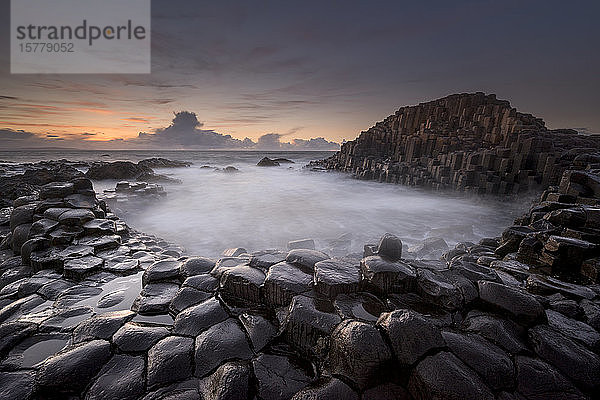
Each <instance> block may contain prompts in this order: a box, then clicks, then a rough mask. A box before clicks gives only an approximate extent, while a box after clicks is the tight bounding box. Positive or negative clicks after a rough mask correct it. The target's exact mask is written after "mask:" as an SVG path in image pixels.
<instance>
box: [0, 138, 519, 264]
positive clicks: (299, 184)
mask: <svg viewBox="0 0 600 400" xmlns="http://www.w3.org/2000/svg"><path fill="white" fill-rule="evenodd" d="M331 154H332V153H330V152H271V153H269V152H262V151H161V152H156V151H109V152H106V151H81V150H64V151H60V152H59V153H57V152H56V151H42V150H40V151H27V152H25V151H24V152H2V151H0V160H8V161H9V162H33V161H39V160H51V159H58V158H67V159H69V160H71V161H116V160H128V161H133V162H137V161H139V160H142V159H144V158H150V157H164V158H169V159H173V160H186V161H192V162H193V163H194V165H193V166H192V167H190V168H176V169H163V170H157V172H158V173H161V174H167V175H170V176H173V177H175V178H178V179H180V180H182V182H183V183H182V184H180V185H179V184H165V185H164V186H165V188H166V190H167V191H168V196H167V197H166V198H165V199H163V200H161V201H158V202H154V203H150V204H148V203H138V202H130V204H128V205H123V206H118V207H117V208H119V207H120V208H121V210H117V213H118V215H119V216H120V217H121V218H123V219H124V220H125V221H126V222H127V223H128V224H129V225H130V226H132V227H133V228H134V229H136V230H138V231H142V232H146V233H149V234H154V235H157V236H159V237H162V238H164V239H166V240H168V241H171V242H174V243H176V244H179V245H182V246H184V247H185V248H186V249H187V250H188V253H189V254H195V255H203V256H210V257H215V256H218V255H219V254H220V253H221V252H222V251H223V250H224V249H226V248H229V247H244V248H246V249H247V250H249V251H256V250H264V249H273V248H280V249H285V248H286V244H287V242H288V241H290V240H296V239H303V238H313V239H315V241H316V243H317V247H318V248H321V249H330V248H331V247H332V246H331V243H330V241H331V240H332V239H336V238H338V237H340V236H342V235H347V236H351V247H350V248H348V249H347V251H341V250H340V251H341V253H343V254H346V253H348V252H350V251H352V252H357V251H358V252H360V251H362V248H363V245H364V244H366V243H376V242H377V240H378V239H379V237H380V236H381V235H383V234H384V233H385V232H390V233H394V234H396V235H398V236H399V237H400V238H402V240H403V242H404V243H406V244H407V245H409V246H410V245H412V244H415V243H417V242H418V241H420V240H422V239H424V238H426V237H443V238H444V239H445V240H446V241H447V242H448V244H449V245H450V246H453V245H454V244H455V243H456V242H458V241H473V242H475V241H478V240H479V239H480V238H481V237H492V236H497V235H499V234H500V233H501V232H502V231H503V230H504V229H505V228H506V227H507V226H509V225H511V224H512V221H513V220H514V218H515V217H517V216H520V215H521V214H523V213H524V212H525V211H526V210H527V208H528V206H529V201H528V200H527V199H521V200H519V201H512V202H507V201H500V200H482V199H479V198H464V197H460V196H458V195H457V196H454V195H451V194H444V193H441V192H428V191H424V190H419V189H415V188H408V187H403V186H400V185H390V184H384V183H378V182H367V181H358V180H355V179H352V178H351V177H350V176H349V175H348V174H340V173H332V172H311V171H307V170H302V166H303V165H305V164H307V163H308V162H309V161H310V160H317V159H322V158H326V157H328V156H330V155H331ZM264 156H268V157H270V158H277V157H285V158H288V159H291V160H293V161H295V164H282V166H281V167H263V168H261V167H257V166H256V163H257V162H258V161H259V160H260V159H261V158H262V157H264ZM203 165H210V166H214V167H220V168H223V167H225V166H228V165H233V166H235V167H237V168H239V170H240V172H239V173H233V174H227V173H223V172H220V171H214V170H212V169H202V168H201V167H202V166H203ZM115 184H116V182H115V181H102V182H94V188H95V189H96V191H97V192H99V193H100V192H102V190H103V189H108V188H114V187H115ZM342 250H343V249H342ZM329 253H330V254H331V255H340V254H336V252H334V251H329ZM338 253H339V252H338Z"/></svg>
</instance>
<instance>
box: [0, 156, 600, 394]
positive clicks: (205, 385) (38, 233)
mask: <svg viewBox="0 0 600 400" xmlns="http://www.w3.org/2000/svg"><path fill="white" fill-rule="evenodd" d="M144 164H147V166H149V167H152V166H159V164H160V167H161V168H163V167H167V166H166V165H163V164H164V163H163V162H162V161H151V162H150V161H149V162H148V163H144ZM578 165H579V167H578V168H580V169H577V170H574V171H575V172H569V173H566V174H565V178H564V182H562V181H561V183H562V184H561V185H560V186H559V187H556V188H550V189H549V191H548V192H546V193H545V194H544V195H543V198H542V199H541V201H540V202H539V203H538V204H536V205H534V206H533V207H532V211H531V212H530V213H529V214H527V215H526V216H525V217H523V218H521V219H519V220H518V221H517V223H516V224H515V226H513V227H510V228H509V229H507V231H506V232H505V234H504V235H502V237H498V238H488V239H484V240H482V241H481V242H480V243H477V244H476V243H459V244H458V245H457V246H456V247H455V248H453V249H448V250H447V251H446V253H444V254H443V255H442V257H441V258H439V259H427V257H429V256H431V255H435V256H436V257H437V255H438V254H437V253H438V252H439V251H440V249H443V248H444V246H443V243H442V242H441V241H440V240H438V239H435V240H429V241H427V242H424V244H423V246H420V247H419V248H416V247H414V248H412V251H410V250H409V251H406V249H405V251H402V241H401V240H400V239H399V238H398V236H394V235H390V234H388V235H384V236H383V237H382V239H381V240H380V241H379V243H377V244H367V245H366V246H365V252H364V254H362V255H360V254H352V255H339V254H337V253H330V251H329V250H327V249H315V242H314V241H312V240H301V241H297V242H296V243H291V244H290V249H289V250H284V249H274V250H264V251H255V252H248V251H247V250H246V249H241V248H237V247H232V248H231V249H228V250H226V251H225V252H224V254H223V255H222V256H221V257H220V258H219V259H215V260H212V259H208V258H204V257H199V256H193V257H191V256H187V255H186V254H185V252H184V251H183V249H180V248H177V246H175V245H173V244H170V243H168V242H166V241H163V240H161V239H159V238H156V237H154V236H150V235H146V234H143V233H140V232H136V231H135V230H133V229H131V228H130V227H128V226H127V225H126V224H124V223H123V221H121V220H120V219H119V218H118V217H117V216H116V215H115V214H114V213H112V212H111V209H110V207H107V206H106V204H105V203H103V202H102V201H101V200H98V199H97V198H96V196H95V195H94V193H93V189H92V184H91V182H90V181H89V180H87V179H86V178H82V177H81V176H80V174H79V175H78V176H77V179H75V180H74V179H72V178H69V179H65V180H64V181H63V182H61V183H57V184H53V183H51V181H44V179H43V178H44V177H43V176H42V177H41V178H40V182H43V183H40V184H36V186H35V190H34V191H33V192H32V193H33V194H31V195H28V196H26V197H21V198H19V199H18V201H16V202H14V203H12V202H11V204H10V208H8V207H7V208H6V209H2V211H1V212H0V226H1V227H2V229H4V231H5V232H7V233H6V234H5V236H4V237H3V242H4V246H5V247H3V249H2V250H0V397H6V398H19V399H21V398H22V399H36V398H73V399H77V398H79V399H84V398H85V399H104V398H106V399H112V398H119V399H121V398H123V399H128V398H131V399H137V398H145V399H162V398H169V399H176V398H177V399H198V398H206V399H231V398H244V399H245V398H257V399H291V398H294V399H313V398H344V399H345V398H349V399H358V398H364V399H375V398H377V399H386V398H399V399H411V398H412V399H428V398H436V397H437V398H450V399H452V398H455V399H459V398H460V399H461V400H463V399H467V398H468V399H472V398H473V399H478V398H480V399H488V398H489V399H491V398H499V399H511V398H514V399H524V398H526V399H563V398H565V399H585V398H595V397H597V396H598V395H599V393H600V392H599V386H598V382H600V376H599V375H598V371H600V356H599V353H598V352H599V346H600V332H599V329H600V289H599V287H598V285H597V284H594V282H593V281H597V279H598V278H597V276H596V275H594V273H595V272H594V271H596V270H595V268H596V267H595V266H596V265H597V264H596V261H595V260H597V258H598V257H599V255H598V254H597V253H596V251H597V245H598V244H599V243H600V240H598V239H597V238H598V232H597V230H596V229H597V223H598V221H600V220H599V219H598V218H600V217H599V214H598V211H597V208H598V202H597V201H598V200H597V199H598V195H600V192H599V191H598V186H597V184H596V183H597V179H596V178H595V177H597V175H596V172H595V171H596V170H595V169H594V166H593V165H589V163H588V164H585V165H584V164H578ZM142 168H143V167H142ZM581 168H583V169H581ZM40 171H41V170H40ZM40 173H42V172H40ZM30 178H31V177H30ZM128 179H129V178H128ZM43 185H46V186H43ZM42 186H43V187H42ZM124 186H125V185H122V187H124ZM129 187H131V183H129ZM38 193H39V194H38ZM557 211H559V212H557ZM398 234H402V233H401V232H399V233H398ZM538 242H539V243H538ZM584 242H585V243H584ZM232 245H235V244H232ZM250 250H252V249H250ZM328 253H330V254H335V257H331V256H330V255H329V254H328ZM417 254H418V256H417ZM415 258H416V259H415Z"/></svg>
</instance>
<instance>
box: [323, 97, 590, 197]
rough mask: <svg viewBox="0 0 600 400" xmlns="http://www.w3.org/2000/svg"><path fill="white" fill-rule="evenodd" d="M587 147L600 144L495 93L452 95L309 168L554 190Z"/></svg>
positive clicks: (399, 115)
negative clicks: (551, 124)
mask: <svg viewBox="0 0 600 400" xmlns="http://www.w3.org/2000/svg"><path fill="white" fill-rule="evenodd" d="M590 149H600V139H598V138H592V137H586V136H582V135H578V134H577V132H576V131H573V130H568V129H563V130H548V129H546V128H545V125H544V122H543V121H542V120H541V119H539V118H535V117H533V116H532V115H530V114H523V113H520V112H517V111H516V109H514V108H512V107H511V106H510V104H509V102H508V101H503V100H497V99H496V97H495V95H485V94H483V93H474V94H455V95H451V96H448V97H444V98H442V99H439V100H434V101H431V102H427V103H421V104H419V105H417V106H409V107H403V108H401V109H399V110H398V111H397V112H396V113H395V114H394V115H391V116H389V117H387V118H386V119H385V120H383V121H381V122H378V123H377V124H376V125H375V126H373V127H372V128H370V129H369V130H367V131H365V132H362V133H361V134H360V136H359V137H358V138H357V139H355V140H353V141H350V142H347V143H344V144H343V145H342V148H341V150H340V151H339V152H338V153H336V154H335V155H334V156H332V157H330V158H328V159H326V160H322V161H320V162H315V163H312V165H313V166H314V167H324V168H327V169H335V170H340V171H346V172H351V173H353V174H354V175H355V176H356V177H357V178H359V179H368V180H378V181H382V182H390V183H400V184H405V185H414V186H423V187H428V188H433V189H454V190H457V191H461V192H469V193H490V194H515V193H519V192H523V191H526V190H528V189H530V188H540V187H545V186H548V185H551V184H557V183H558V179H560V176H561V175H562V172H563V171H564V170H565V169H566V168H567V167H568V166H569V165H570V163H571V161H572V160H573V158H574V157H575V156H576V155H577V154H578V153H585V152H587V151H589V150H590ZM569 150H570V151H571V153H567V152H568V151H569ZM565 153H566V154H565Z"/></svg>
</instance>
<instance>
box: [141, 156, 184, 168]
mask: <svg viewBox="0 0 600 400" xmlns="http://www.w3.org/2000/svg"><path fill="white" fill-rule="evenodd" d="M138 165H140V166H142V167H150V168H186V167H189V166H191V165H192V163H191V162H189V161H178V160H169V159H166V158H162V157H153V158H146V159H144V160H141V161H138Z"/></svg>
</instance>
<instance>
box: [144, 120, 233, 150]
mask: <svg viewBox="0 0 600 400" xmlns="http://www.w3.org/2000/svg"><path fill="white" fill-rule="evenodd" d="M202 126H203V124H202V123H201V122H200V121H198V117H197V116H196V114H195V113H193V112H189V111H180V112H178V113H175V117H174V118H173V121H172V122H171V125H169V126H168V127H166V128H159V129H156V130H155V131H154V133H145V132H140V133H139V135H138V137H137V138H136V139H134V140H132V142H140V143H143V144H149V145H162V146H167V147H182V148H195V147H202V148H243V147H244V141H242V140H239V139H235V138H233V137H232V136H231V135H222V134H220V133H218V132H215V131H214V130H212V129H202Z"/></svg>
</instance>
